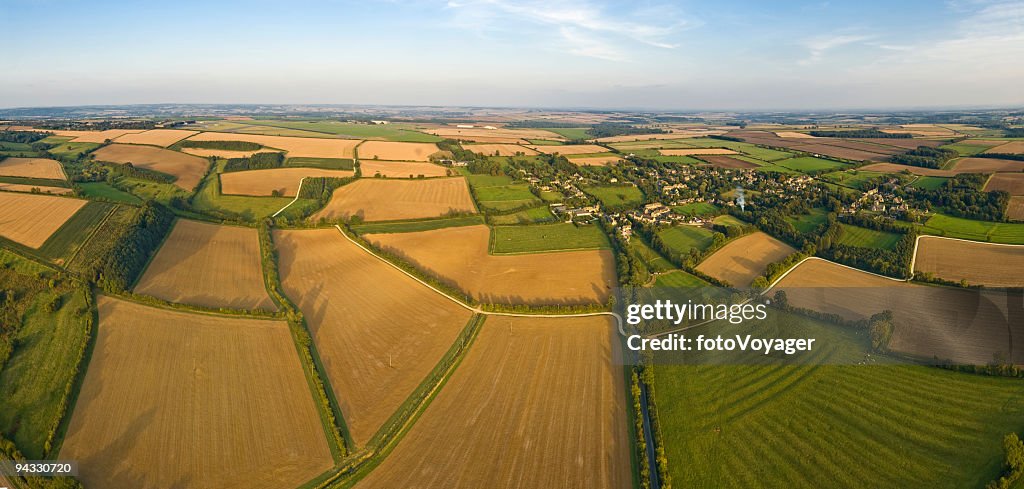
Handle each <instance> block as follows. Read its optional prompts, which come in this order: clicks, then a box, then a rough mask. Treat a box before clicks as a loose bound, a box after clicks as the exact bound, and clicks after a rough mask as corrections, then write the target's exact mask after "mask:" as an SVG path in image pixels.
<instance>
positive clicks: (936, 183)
mask: <svg viewBox="0 0 1024 489" xmlns="http://www.w3.org/2000/svg"><path fill="white" fill-rule="evenodd" d="M947 181H949V179H948V178H945V177H918V179H917V180H914V183H912V184H910V186H911V187H915V188H923V189H925V190H935V189H937V188H940V187H942V186H943V185H945V184H946V182H947Z"/></svg>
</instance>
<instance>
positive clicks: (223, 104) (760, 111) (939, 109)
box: [0, 102, 1024, 114]
mask: <svg viewBox="0 0 1024 489" xmlns="http://www.w3.org/2000/svg"><path fill="white" fill-rule="evenodd" d="M175 105H177V106H194V107H259V106H279V107H302V106H308V107H353V108H354V107H381V108H410V109H439V108H459V109H474V110H479V109H500V110H530V111H560V112H631V113H635V112H647V113H661V114H699V113H716V114H721V113H755V114H769V113H776V114H778V113H781V114H809V113H830V114H842V113H857V114H861V113H875V112H881V113H891V112H944V111H965V110H981V111H1001V110H1002V111H1011V112H1012V111H1024V102H1022V103H1021V104H1019V105H994V104H990V105H931V106H890V107H882V106H879V107H816V108H748V109H742V108H729V109H726V108H718V109H710V108H705V109H697V108H688V109H687V108H653V107H642V106H638V107H625V106H620V107H593V106H590V107H588V106H575V107H571V106H562V107H558V106H540V105H536V106H532V105H472V104H447V105H446V104H357V103H320V102H309V103H276V102H242V103H232V102H145V103H128V104H116V103H106V104H97V103H92V104H76V105H25V106H9V107H0V113H3V112H7V111H24V110H47V109H88V108H131V107H154V106H175Z"/></svg>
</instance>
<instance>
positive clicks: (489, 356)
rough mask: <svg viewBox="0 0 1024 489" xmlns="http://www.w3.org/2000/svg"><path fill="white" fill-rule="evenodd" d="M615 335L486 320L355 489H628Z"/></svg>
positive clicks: (600, 323)
mask: <svg viewBox="0 0 1024 489" xmlns="http://www.w3.org/2000/svg"><path fill="white" fill-rule="evenodd" d="M616 334H617V333H616V332H615V326H614V323H613V322H612V321H611V320H610V318H607V317H581V318H564V319H554V318H510V317H497V316H492V317H490V318H488V319H487V322H486V323H484V325H483V326H482V328H481V331H480V333H479V337H478V338H477V339H476V341H475V342H474V344H473V346H472V347H470V350H469V352H468V353H467V354H466V358H465V360H463V362H462V363H461V364H460V365H459V367H458V369H457V370H456V371H455V373H454V374H453V375H452V377H451V380H449V381H448V382H447V383H446V384H445V386H444V387H443V388H442V390H441V392H440V393H439V394H438V396H437V398H436V399H434V400H433V402H431V404H430V406H429V407H428V408H427V410H426V411H425V412H424V413H423V416H422V417H421V418H420V419H419V421H417V423H416V425H415V426H413V428H412V429H411V430H410V431H409V433H408V434H407V435H406V436H405V437H404V438H403V439H402V441H401V442H400V443H399V444H398V446H397V447H396V448H395V451H394V452H392V453H391V454H390V455H389V456H388V458H387V459H385V460H384V462H383V463H382V464H381V465H380V466H378V467H377V468H376V469H375V470H374V471H373V472H371V473H370V474H369V475H368V476H366V478H365V479H363V480H362V481H360V483H359V484H357V485H356V487H357V488H359V489H369V488H392V487H446V488H477V487H505V486H510V483H512V481H514V483H512V484H511V486H514V487H523V488H530V487H554V486H558V487H602V488H628V487H632V476H631V475H630V462H629V459H630V454H629V451H630V449H631V446H630V442H629V437H628V434H627V431H626V430H627V419H626V412H627V411H626V409H627V408H626V406H625V399H624V397H623V392H624V387H623V379H622V369H621V368H620V367H618V366H617V362H618V361H621V360H617V358H618V356H619V354H620V353H619V352H618V351H617V350H618V346H617V341H618V340H617V338H615V335H616ZM439 437H440V438H443V439H444V440H446V441H445V443H444V445H445V446H444V448H443V449H439V448H438V446H437V442H438V439H439ZM498 460H500V461H501V462H500V463H496V461H498Z"/></svg>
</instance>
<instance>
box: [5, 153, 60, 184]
mask: <svg viewBox="0 0 1024 489" xmlns="http://www.w3.org/2000/svg"><path fill="white" fill-rule="evenodd" d="M0 175H2V176H5V177H23V178H48V179H51V180H67V178H68V177H67V175H65V174H64V168H63V167H61V166H60V162H58V161H57V160H51V159H49V158H6V159H4V160H2V161H0Z"/></svg>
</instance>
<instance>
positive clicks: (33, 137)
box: [0, 130, 53, 144]
mask: <svg viewBox="0 0 1024 489" xmlns="http://www.w3.org/2000/svg"><path fill="white" fill-rule="evenodd" d="M51 135H53V133H51V132H41V131H12V130H3V131H0V141H2V142H5V143H24V144H29V143H34V142H36V141H39V140H40V139H44V138H46V137H47V136H51Z"/></svg>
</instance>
